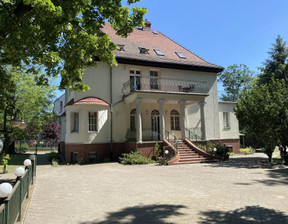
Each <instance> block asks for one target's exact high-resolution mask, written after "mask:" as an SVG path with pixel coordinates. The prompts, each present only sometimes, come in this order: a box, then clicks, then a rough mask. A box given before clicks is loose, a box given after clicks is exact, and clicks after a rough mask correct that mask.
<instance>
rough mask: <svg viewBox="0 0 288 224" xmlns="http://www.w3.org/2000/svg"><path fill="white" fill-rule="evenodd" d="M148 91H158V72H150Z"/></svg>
mask: <svg viewBox="0 0 288 224" xmlns="http://www.w3.org/2000/svg"><path fill="white" fill-rule="evenodd" d="M150 89H159V85H158V71H150Z"/></svg>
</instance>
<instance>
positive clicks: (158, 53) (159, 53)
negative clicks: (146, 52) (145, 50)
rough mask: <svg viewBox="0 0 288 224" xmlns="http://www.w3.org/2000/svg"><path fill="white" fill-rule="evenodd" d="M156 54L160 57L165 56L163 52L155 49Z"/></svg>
mask: <svg viewBox="0 0 288 224" xmlns="http://www.w3.org/2000/svg"><path fill="white" fill-rule="evenodd" d="M154 51H155V53H156V54H157V55H159V56H164V54H163V52H162V51H160V50H158V49H154Z"/></svg>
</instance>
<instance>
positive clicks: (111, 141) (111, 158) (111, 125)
mask: <svg viewBox="0 0 288 224" xmlns="http://www.w3.org/2000/svg"><path fill="white" fill-rule="evenodd" d="M112 112H113V111H112V66H110V160H111V161H112V160H113V129H112V128H113V117H112Z"/></svg>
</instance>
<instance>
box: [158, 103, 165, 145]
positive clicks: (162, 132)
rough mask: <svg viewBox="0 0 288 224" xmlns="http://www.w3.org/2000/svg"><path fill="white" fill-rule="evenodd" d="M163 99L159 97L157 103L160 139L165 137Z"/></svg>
mask: <svg viewBox="0 0 288 224" xmlns="http://www.w3.org/2000/svg"><path fill="white" fill-rule="evenodd" d="M164 103H165V100H164V99H159V100H158V104H159V108H160V140H163V139H164V138H165V118H164Z"/></svg>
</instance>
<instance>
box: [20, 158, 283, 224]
mask: <svg viewBox="0 0 288 224" xmlns="http://www.w3.org/2000/svg"><path fill="white" fill-rule="evenodd" d="M266 158H267V157H266V156H265V155H262V154H259V153H258V154H255V155H252V156H235V157H232V158H231V160H230V161H229V162H222V163H209V164H194V165H178V166H156V165H143V166H123V165H120V164H117V163H106V164H96V165H85V166H78V165H75V166H60V167H51V166H38V170H37V182H36V184H35V189H34V193H33V196H32V198H31V202H30V205H29V208H28V210H27V213H26V215H25V217H24V220H23V222H24V223H25V224H39V223H41V224H46V223H47V224H50V223H51V224H58V223H59V224H60V223H65V224H68V223H69V224H72V223H77V224H94V223H95V224H96V223H207V224H208V223H209V224H210V223H233V224H237V223H253V224H254V223H255V224H256V223H264V224H268V223H275V224H276V223H277V224H280V223H288V218H287V217H288V169H287V168H282V167H281V166H280V167H279V166H278V167H276V168H275V167H274V168H271V167H270V166H269V165H268V164H267V163H266V160H267V159H266Z"/></svg>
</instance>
